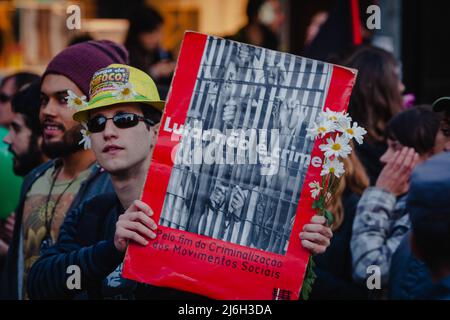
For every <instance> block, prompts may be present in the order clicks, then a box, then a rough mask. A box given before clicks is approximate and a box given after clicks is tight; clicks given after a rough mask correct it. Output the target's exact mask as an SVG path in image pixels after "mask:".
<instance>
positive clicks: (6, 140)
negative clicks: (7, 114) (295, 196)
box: [3, 131, 12, 145]
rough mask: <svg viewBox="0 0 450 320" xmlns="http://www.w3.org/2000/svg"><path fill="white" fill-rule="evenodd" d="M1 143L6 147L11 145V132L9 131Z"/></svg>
mask: <svg viewBox="0 0 450 320" xmlns="http://www.w3.org/2000/svg"><path fill="white" fill-rule="evenodd" d="M3 142H4V143H6V144H7V145H11V144H12V139H11V131H9V133H8V134H7V135H6V137H4V138H3Z"/></svg>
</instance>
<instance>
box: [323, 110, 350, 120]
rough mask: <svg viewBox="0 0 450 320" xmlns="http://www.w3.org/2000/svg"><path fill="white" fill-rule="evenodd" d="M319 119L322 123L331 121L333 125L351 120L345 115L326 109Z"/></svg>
mask: <svg viewBox="0 0 450 320" xmlns="http://www.w3.org/2000/svg"><path fill="white" fill-rule="evenodd" d="M320 119H321V120H322V121H333V122H335V123H341V122H343V121H348V120H351V119H350V117H349V115H348V114H347V113H344V112H337V111H331V110H330V109H329V108H326V110H325V111H324V112H322V114H321V115H320Z"/></svg>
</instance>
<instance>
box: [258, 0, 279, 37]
mask: <svg viewBox="0 0 450 320" xmlns="http://www.w3.org/2000/svg"><path fill="white" fill-rule="evenodd" d="M258 18H259V20H260V21H261V23H263V24H264V25H266V26H267V27H269V28H270V29H271V30H272V31H273V32H275V33H279V32H280V31H281V28H282V26H283V23H284V22H285V20H286V15H285V14H284V11H283V7H282V5H281V2H280V1H279V0H267V1H266V2H265V3H264V4H263V5H262V6H261V9H260V11H259V13H258Z"/></svg>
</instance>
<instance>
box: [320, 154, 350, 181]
mask: <svg viewBox="0 0 450 320" xmlns="http://www.w3.org/2000/svg"><path fill="white" fill-rule="evenodd" d="M344 173H345V170H344V164H343V163H342V162H340V161H339V160H338V159H337V158H334V159H333V160H332V161H330V160H328V161H325V163H324V165H323V167H322V172H321V173H320V175H321V176H326V175H328V174H334V175H335V176H336V177H337V178H340V177H341V176H342V175H343V174H344Z"/></svg>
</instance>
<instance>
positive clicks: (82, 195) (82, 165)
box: [0, 1, 450, 299]
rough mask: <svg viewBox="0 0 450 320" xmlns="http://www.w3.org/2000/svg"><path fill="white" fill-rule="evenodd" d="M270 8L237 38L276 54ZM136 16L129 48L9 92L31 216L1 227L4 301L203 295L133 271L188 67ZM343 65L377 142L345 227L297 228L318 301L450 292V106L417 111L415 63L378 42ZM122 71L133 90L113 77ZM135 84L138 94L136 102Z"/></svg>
mask: <svg viewBox="0 0 450 320" xmlns="http://www.w3.org/2000/svg"><path fill="white" fill-rule="evenodd" d="M251 2H252V1H251ZM261 3H262V2H261ZM268 3H271V1H268ZM271 5H273V4H271ZM260 6H261V4H259V2H258V8H254V7H251V6H249V9H248V16H249V24H248V26H247V27H246V28H244V29H242V30H241V31H240V32H239V33H238V34H237V36H236V37H235V39H240V40H241V41H246V37H256V39H257V40H256V41H257V42H258V43H259V44H260V45H262V46H268V47H269V46H272V47H273V46H275V47H276V43H274V42H271V43H269V42H270V39H272V40H273V39H275V38H273V37H272V35H273V30H272V29H271V27H272V28H276V25H277V22H276V21H274V20H273V19H272V21H271V22H272V24H271V25H270V26H269V23H266V24H261V23H260V22H258V21H257V18H258V17H259V16H258V14H256V12H257V9H258V10H259V9H260V8H259V7H260ZM255 10H256V11H255ZM264 10H269V9H268V8H265V9H264ZM272 10H275V9H274V8H272ZM135 17H136V19H135V21H134V22H132V23H131V24H130V32H129V35H128V37H127V41H126V47H125V46H122V45H120V44H117V43H114V42H111V41H106V40H87V41H81V42H79V43H74V44H72V45H70V46H69V47H67V48H66V49H64V50H63V51H62V52H60V53H59V54H58V55H56V56H55V57H54V58H53V59H52V60H51V61H50V62H49V64H48V65H47V67H46V69H45V72H44V73H43V74H42V75H35V74H31V73H24V72H21V73H16V74H12V75H9V76H7V77H5V78H3V80H2V81H1V83H0V125H1V126H3V127H6V128H7V129H8V130H9V133H8V135H7V136H6V137H5V138H4V142H5V143H6V144H7V145H8V146H9V151H10V152H11V154H12V155H13V166H12V167H11V168H10V170H11V171H14V173H15V174H16V175H18V176H22V177H24V179H23V183H22V189H21V192H20V198H19V201H18V203H17V206H16V209H15V210H14V212H12V213H11V215H9V216H8V217H7V218H6V219H4V220H2V221H0V298H2V299H186V298H200V299H201V298H203V297H201V296H196V295H193V294H191V293H188V292H181V291H177V290H174V289H168V288H159V287H154V286H151V285H146V284H141V283H137V282H133V281H131V280H127V279H124V278H122V277H121V270H122V262H123V259H124V254H125V251H126V248H127V246H128V243H129V242H134V243H137V244H139V245H142V246H146V245H148V243H149V241H151V239H154V238H156V237H157V233H156V230H157V228H158V226H157V221H154V220H153V219H152V215H153V212H152V208H150V207H149V206H148V204H146V203H144V202H142V201H140V200H139V197H140V194H141V193H142V190H143V187H144V183H145V177H146V173H147V171H148V169H149V166H150V162H151V157H152V151H153V149H154V147H155V142H156V137H157V133H158V129H159V121H160V119H161V115H162V113H163V111H164V101H163V99H160V97H165V94H166V93H167V89H168V86H169V84H170V77H171V75H172V73H173V70H174V68H175V63H174V62H173V61H172V60H171V57H170V55H169V54H168V53H166V52H164V51H163V50H162V49H160V32H161V25H162V23H163V20H162V18H161V16H159V14H158V13H157V12H156V11H154V10H153V9H148V10H143V11H142V12H140V14H139V15H135ZM280 19H281V18H280ZM263 20H264V19H263ZM263 33H267V34H270V35H271V36H270V37H269V40H268V41H269V42H267V43H265V42H263V41H262V40H261V39H260V40H261V41H260V40H258V39H259V38H260V37H261V35H262V34H263ZM273 41H275V40H273ZM341 64H343V65H345V66H348V67H351V68H354V69H358V71H359V74H358V78H357V81H356V84H355V87H354V91H353V93H352V97H351V101H350V105H349V109H348V113H349V115H350V116H351V117H352V118H353V120H354V121H356V122H358V124H359V125H361V126H363V127H364V128H365V129H366V130H367V132H368V134H367V137H366V139H365V142H364V144H362V145H360V146H356V148H355V151H354V152H353V153H352V155H351V156H350V157H349V158H348V159H346V161H345V168H346V171H345V176H344V178H343V179H341V181H340V185H339V186H338V188H337V191H336V197H335V198H334V199H333V201H331V203H330V204H329V208H328V209H329V210H330V211H331V212H333V214H334V215H335V217H336V219H335V223H334V224H333V225H332V226H331V227H328V225H327V221H326V219H325V218H324V217H322V216H314V217H313V218H312V219H311V221H310V223H308V224H306V225H305V226H304V228H303V230H302V232H301V233H300V234H299V235H298V236H299V237H300V239H301V243H302V245H303V247H305V248H306V249H307V250H309V251H310V252H311V253H312V254H315V255H316V263H317V268H316V273H317V280H316V282H315V285H314V286H313V290H312V296H311V299H450V247H449V246H450V197H448V195H449V194H450V170H448V169H449V167H450V153H449V152H448V151H450V131H449V130H450V97H443V98H440V99H438V100H437V101H435V102H434V103H433V104H432V105H420V106H413V107H410V108H405V106H404V102H403V97H402V95H403V91H404V90H405V87H404V85H403V84H402V81H401V70H400V64H399V62H398V61H397V60H396V59H395V58H394V57H393V55H392V54H390V53H388V52H387V51H384V50H383V49H379V48H375V47H372V46H367V45H364V46H362V47H360V48H356V50H354V52H353V54H351V55H350V56H348V57H347V58H346V59H345V60H342V61H341ZM114 72H117V73H124V72H125V73H126V74H127V77H126V80H123V79H122V80H121V81H125V82H126V83H125V84H126V85H124V86H121V85H123V83H122V82H121V83H116V82H115V81H116V80H114V79H116V78H115V77H102V76H101V75H103V74H108V73H114ZM99 75H100V76H99ZM94 80H95V81H94ZM128 83H129V84H130V85H132V86H133V88H134V90H135V91H136V93H137V94H138V95H139V99H133V97H131V98H130V97H127V94H129V91H130V90H129V88H130V87H129V86H128V87H127V84H128ZM127 88H128V89H127ZM127 90H128V91H127ZM76 106H78V107H80V108H76ZM86 131H89V132H90V136H89V137H90V139H89V141H88V139H86ZM88 142H89V143H88ZM71 265H77V266H79V267H80V268H81V275H82V278H81V288H80V289H74V290H71V289H69V288H68V287H67V285H66V281H67V277H68V274H67V273H66V270H67V268H68V267H69V266H71ZM373 266H375V267H376V268H378V270H379V277H380V285H379V286H378V287H377V288H375V289H374V288H370V287H369V286H368V278H369V277H370V275H371V273H370V272H369V270H372V269H371V267H373Z"/></svg>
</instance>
